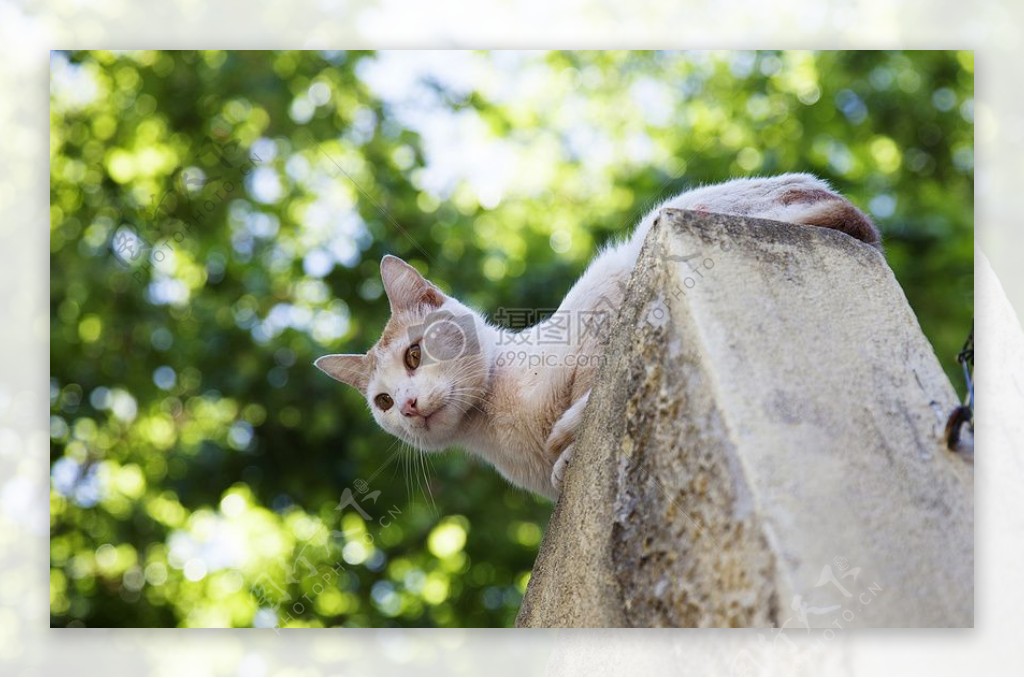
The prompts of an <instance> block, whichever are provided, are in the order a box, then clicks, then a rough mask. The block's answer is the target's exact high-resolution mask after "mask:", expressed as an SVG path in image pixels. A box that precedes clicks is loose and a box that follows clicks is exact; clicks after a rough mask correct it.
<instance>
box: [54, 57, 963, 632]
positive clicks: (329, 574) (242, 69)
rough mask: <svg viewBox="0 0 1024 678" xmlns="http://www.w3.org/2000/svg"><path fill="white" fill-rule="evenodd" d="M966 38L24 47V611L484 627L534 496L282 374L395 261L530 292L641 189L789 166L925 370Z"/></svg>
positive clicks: (374, 301) (948, 243)
mask: <svg viewBox="0 0 1024 678" xmlns="http://www.w3.org/2000/svg"><path fill="white" fill-rule="evenodd" d="M973 82H974V79H973V56H972V54H971V53H970V52H906V53H899V52H893V53H890V52H843V53H829V52H825V53H811V52H787V53H778V52H763V53H754V52H724V53H685V52H680V53H676V52H672V53H662V52H593V53H591V52H575V53H536V52H531V53H510V52H494V53H476V52H385V53H368V52H367V53H364V52H360V53H341V52H281V53H269V52H237V53H229V52H125V53H110V52H74V53H65V52H54V53H53V54H52V56H51V145H50V149H51V156H50V168H51V175H50V181H51V184H50V194H51V238H50V243H51V260H50V264H51V292H50V293H51V298H50V301H51V380H50V415H51V416H50V437H51V447H50V449H51V492H50V502H51V503H50V506H51V553H50V592H51V601H50V611H51V624H52V625H53V626H78V625H86V626H118V627H123V626H275V625H281V626H339V625H348V626H396V625H397V626H508V625H510V624H511V623H512V621H513V619H514V617H515V613H516V611H517V610H518V606H519V602H520V600H521V597H522V592H523V590H524V589H525V585H526V583H527V581H528V578H529V571H530V567H531V566H532V563H533V559H534V556H535V554H536V550H537V546H538V544H539V541H540V538H541V536H542V534H543V529H544V527H545V523H546V520H547V517H548V514H549V513H550V510H551V505H550V504H549V503H548V502H546V501H544V500H540V499H537V498H534V497H532V496H530V495H528V494H525V493H523V492H522V491H519V490H515V489H513V488H510V487H508V486H507V485H506V484H505V483H504V481H502V480H501V479H500V478H499V477H498V476H497V474H496V473H495V472H493V471H491V470H490V469H488V468H486V467H484V466H483V465H482V464H480V463H478V462H475V461H473V460H471V459H469V458H467V457H466V456H465V455H462V454H461V453H457V452H452V453H446V454H443V455H436V456H432V457H430V458H423V457H421V456H418V455H414V454H411V453H410V452H409V451H408V450H405V449H403V448H402V447H401V446H399V445H396V444H395V442H394V441H393V440H392V439H391V438H390V437H389V436H387V435H385V434H383V433H381V432H380V431H378V430H377V429H376V426H375V425H374V423H373V421H372V419H371V417H370V416H369V414H368V412H367V411H366V408H365V404H364V403H363V401H362V399H361V397H360V396H359V395H358V394H356V393H355V392H354V391H351V390H350V389H347V388H346V387H343V386H341V385H340V384H337V383H336V382H333V381H331V380H329V379H328V378H327V377H325V376H323V375H322V374H320V373H319V372H318V371H317V370H315V368H313V367H312V365H311V363H312V360H313V359H314V358H316V357H317V356H319V355H321V354H323V353H328V352H342V351H357V350H365V349H366V348H367V347H369V346H370V345H371V344H372V343H373V341H374V340H375V339H376V338H377V336H378V334H379V331H380V329H381V327H382V326H383V323H384V321H385V320H386V317H387V303H386V300H385V299H384V298H383V296H382V289H381V286H380V282H379V275H378V272H377V266H378V262H379V260H380V257H381V256H382V255H383V254H385V253H393V254H397V255H399V256H402V257H403V258H406V259H407V260H409V261H411V262H412V263H414V264H415V265H416V266H417V267H419V268H420V269H421V270H422V271H424V272H425V273H426V274H427V275H428V276H429V277H431V279H432V280H434V281H435V282H436V283H438V284H439V285H440V286H441V287H442V288H443V289H444V290H445V291H446V292H449V293H453V294H455V295H456V296H458V297H460V298H461V299H463V300H464V301H466V302H467V303H470V304H471V305H474V306H476V307H477V308H479V309H481V310H483V311H485V312H489V313H491V314H492V315H493V314H495V312H496V310H497V309H498V308H500V307H515V308H523V307H536V308H551V307H553V306H555V305H557V303H558V301H559V299H560V295H561V294H563V293H564V292H565V291H566V290H568V288H569V286H570V285H571V283H572V281H573V280H574V278H575V277H576V276H577V275H579V273H581V272H582V270H583V269H584V267H585V266H586V264H587V263H588V261H589V259H590V257H591V256H592V255H593V253H594V251H595V250H596V248H597V247H598V246H599V245H600V244H602V243H604V242H605V241H607V240H608V239H609V238H612V237H615V236H617V235H621V234H624V233H626V232H628V230H629V228H630V227H631V225H632V223H633V222H634V221H635V220H636V219H637V218H638V216H639V213H640V211H642V209H643V206H645V205H648V204H650V203H651V202H654V201H657V200H659V199H662V198H666V197H669V196H671V195H673V194H674V193H677V192H679V191H681V190H684V189H685V188H687V187H689V186H693V185H695V184H698V183H705V182H713V181H720V180H724V179H728V178H732V177H735V176H746V175H753V174H773V173H779V172H785V171H810V172H814V173H816V174H819V175H820V176H823V177H825V178H827V179H828V180H830V181H831V182H832V183H833V185H834V186H835V187H836V188H838V189H839V190H840V191H842V192H843V193H845V194H846V195H848V196H849V197H850V198H851V199H852V200H853V201H854V202H855V203H857V204H858V205H860V206H861V207H862V208H864V209H865V210H866V211H867V212H869V213H870V214H871V215H872V216H873V218H874V219H875V221H876V223H878V224H879V226H880V227H881V229H882V232H883V237H884V244H885V247H886V253H887V256H888V259H889V261H890V263H891V265H892V267H893V270H894V271H895V273H896V276H897V278H898V279H899V281H900V282H901V283H902V285H903V287H904V289H905V290H906V294H907V297H908V299H909V301H910V303H911V305H912V306H913V308H914V309H915V311H916V312H917V313H918V316H919V318H920V321H921V324H922V327H923V328H924V330H925V332H926V334H927V335H928V337H929V338H930V339H931V340H932V342H933V344H934V346H935V348H936V351H937V353H938V354H939V357H940V359H941V360H942V361H943V363H944V365H945V366H946V367H947V371H948V372H949V373H950V375H951V378H952V379H954V384H955V385H957V386H958V387H960V386H961V384H960V381H959V376H958V372H957V368H956V365H955V362H954V359H953V357H954V356H955V354H956V352H957V350H958V349H959V346H960V344H961V343H962V342H963V339H964V337H965V335H966V333H967V331H968V330H969V328H970V324H971V317H972V292H973V278H972V271H973V262H972V257H973V216H972V213H973V124H972V123H973Z"/></svg>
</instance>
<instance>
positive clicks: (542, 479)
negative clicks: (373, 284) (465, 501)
mask: <svg viewBox="0 0 1024 678" xmlns="http://www.w3.org/2000/svg"><path fill="white" fill-rule="evenodd" d="M666 207H672V208H679V209H690V210H702V211H708V212H719V213H725V214H736V215H746V216H752V217H758V218H764V219H773V220H776V221H785V222H790V223H796V224H807V225H813V226H823V227H826V228H834V229H837V230H840V231H843V232H845V233H848V234H850V235H852V236H854V237H856V238H858V239H860V240H863V241H864V242H867V243H869V244H870V245H872V246H875V247H879V248H880V242H879V234H878V231H877V229H876V228H875V226H874V225H873V224H872V223H871V221H870V220H869V219H868V218H867V217H866V216H865V215H864V214H862V213H861V212H860V211H859V210H857V208H855V207H854V206H853V205H852V204H851V203H850V202H849V201H847V200H846V199H845V198H843V197H841V196H839V195H837V194H836V193H835V192H833V191H832V190H831V189H830V188H829V186H828V185H827V184H826V183H825V182H824V181H821V180H820V179H817V178H815V177H813V176H811V175H808V174H786V175H782V176H778V177H773V178H767V179H737V180H734V181H730V182H727V183H723V184H718V185H714V186H706V187H703V188H698V189H695V190H692V191H688V192H685V193H682V194H680V195H678V196H676V197H674V198H672V199H670V200H667V201H665V202H664V203H662V204H661V205H660V206H658V207H657V208H656V209H654V210H651V212H650V213H648V214H647V215H646V216H645V217H644V218H643V219H642V220H641V222H640V224H639V225H638V226H637V228H636V229H635V230H634V232H633V234H632V236H631V237H630V238H629V239H628V240H626V241H624V242H621V243H618V244H616V245H613V246H611V247H608V248H606V249H605V250H603V251H602V252H601V253H600V254H599V255H598V256H597V258H596V259H595V260H594V261H593V262H592V263H591V264H590V266H589V267H588V268H587V270H586V272H585V273H584V274H583V276H582V277H580V279H579V280H578V281H577V282H576V284H575V285H573V287H572V289H570V290H569V293H568V294H567V295H566V296H565V299H564V301H562V303H561V305H560V306H559V308H558V311H557V312H556V313H555V314H553V315H552V316H551V317H550V318H549V319H547V320H545V321H543V322H540V323H538V324H537V325H535V326H533V327H531V328H528V329H525V330H522V331H521V332H514V331H512V330H508V329H503V328H498V327H496V326H494V325H492V324H490V323H488V322H487V321H486V320H485V319H484V318H483V317H482V316H481V315H480V314H479V313H477V312H476V311H474V310H472V309H470V308H467V307H466V306H464V305H463V304H461V303H460V302H459V301H457V300H456V299H454V298H452V297H450V296H447V295H446V294H443V293H442V292H441V291H440V290H439V289H438V288H437V287H435V286H434V285H433V284H431V283H430V282H429V281H427V280H426V279H424V278H423V276H421V275H420V274H419V273H418V272H417V271H416V269H414V268H413V267H412V266H410V265H408V264H406V263H405V262H404V261H402V260H401V259H399V258H397V257H393V256H390V255H388V256H386V257H384V259H383V260H381V263H380V273H381V278H382V280H383V282H384V290H385V292H386V293H387V297H388V300H389V301H390V303H391V319H390V320H389V321H388V323H387V326H386V327H385V328H384V333H383V335H382V336H381V338H380V340H379V341H378V342H377V344H376V345H375V346H373V348H371V349H370V350H369V351H368V352H367V353H366V354H353V355H327V356H323V357H322V358H319V359H318V360H317V361H316V366H317V367H318V368H320V369H321V370H323V371H324V372H326V373H327V374H328V375H330V376H331V377H333V378H335V379H337V380H339V381H342V382H344V383H346V384H349V385H351V386H354V387H355V388H357V389H359V391H360V392H361V393H362V394H363V395H364V396H365V397H366V400H367V403H368V404H369V407H370V411H371V412H372V413H373V418H374V419H375V420H376V421H377V423H378V424H379V425H380V426H381V427H382V428H383V429H384V430H386V431H387V432H389V433H391V434H392V435H395V436H398V437H399V438H401V439H402V440H404V441H406V442H408V443H411V444H412V445H414V446H415V447H417V448H419V449H420V450H423V451H432V450H442V449H445V448H448V447H452V446H459V447H463V448H465V449H466V450H468V451H470V452H472V453H474V454H477V455H479V456H481V457H483V458H484V459H486V460H487V461H488V462H490V463H491V464H493V465H494V466H495V467H496V468H497V469H498V470H499V471H500V472H501V474H502V475H503V476H505V478H507V479H508V480H510V481H511V482H512V483H514V484H516V485H518V486H520V487H524V488H526V489H529V490H532V491H533V492H536V493H538V494H541V495H544V496H546V497H550V498H556V497H557V496H558V494H559V491H560V489H561V482H562V477H563V474H564V472H565V469H566V465H567V464H568V462H569V460H570V459H571V458H572V451H573V444H574V441H575V434H576V427H577V426H578V424H579V422H580V418H581V416H582V414H583V409H584V408H585V407H586V404H587V398H588V397H589V396H590V388H591V386H592V385H593V383H594V379H595V377H596V375H597V369H598V365H599V363H600V360H599V358H600V357H601V355H602V351H603V343H604V342H603V337H602V335H601V332H596V331H595V332H589V333H588V332H581V331H579V330H580V329H581V327H583V326H584V325H585V324H584V323H580V322H579V320H580V318H581V317H590V319H591V320H593V321H595V322H600V317H599V316H598V315H597V313H599V312H607V311H608V309H609V308H618V306H619V305H621V303H622V301H623V291H624V289H625V283H626V281H627V280H628V279H629V275H630V272H631V271H632V269H633V266H634V264H635V263H636V260H637V255H638V254H639V252H640V247H641V245H642V243H643V240H644V237H645V236H646V235H647V231H648V230H649V229H650V227H651V225H652V224H653V223H654V219H655V217H656V216H657V214H658V212H659V211H660V210H661V209H662V208H666ZM566 323H569V330H568V331H567V330H566V329H565V327H564V325H565V324H566ZM555 337H562V338H563V339H564V340H562V341H551V340H550V339H552V338H555ZM545 338H547V339H548V340H547V341H546V340H545Z"/></svg>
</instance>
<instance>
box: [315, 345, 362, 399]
mask: <svg viewBox="0 0 1024 678" xmlns="http://www.w3.org/2000/svg"><path fill="white" fill-rule="evenodd" d="M313 364H314V365H316V366H317V367H318V368H319V369H320V370H321V371H322V372H323V373H324V374H326V375H327V376H329V377H331V378H333V379H337V380H338V381H340V382H341V383H343V384H348V385H349V386H352V387H354V388H357V389H359V392H360V393H362V394H364V395H365V394H366V386H367V384H368V383H369V381H370V363H369V360H368V359H367V357H366V355H365V354H363V353H344V354H343V353H335V354H332V355H325V356H321V357H319V358H317V359H316V362H314V363H313Z"/></svg>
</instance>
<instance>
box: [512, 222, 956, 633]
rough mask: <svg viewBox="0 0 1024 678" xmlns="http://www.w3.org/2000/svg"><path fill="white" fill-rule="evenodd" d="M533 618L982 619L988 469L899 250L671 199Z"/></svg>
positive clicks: (589, 622)
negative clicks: (978, 513) (902, 278)
mask: <svg viewBox="0 0 1024 678" xmlns="http://www.w3.org/2000/svg"><path fill="white" fill-rule="evenodd" d="M607 351H608V356H609V361H608V363H607V364H605V365H604V366H603V367H602V375H601V378H600V379H599V385H598V386H597V387H596V388H595V390H594V393H593V394H592V396H591V398H590V403H589V406H588V409H587V412H586V415H585V419H584V423H583V430H582V435H581V436H580V437H579V438H578V441H577V446H576V453H575V458H574V461H573V464H572V466H571V467H570V469H569V471H568V475H567V477H566V481H565V488H564V491H563V494H562V497H561V498H560V500H559V502H558V504H557V506H556V508H555V512H554V515H553V516H552V519H551V523H550V526H549V528H548V531H547V534H546V535H545V538H544V542H543V544H542V546H541V550H540V554H539V556H538V558H537V563H536V566H535V568H534V573H533V577H532V579H531V581H530V585H529V588H528V590H527V592H526V597H525V600H524V603H523V607H522V609H521V611H520V614H519V618H518V624H519V625H520V626H702V627H722V626H762V627H763V626H775V627H783V628H788V629H793V628H797V629H799V628H823V627H831V628H837V627H840V628H850V627H894V626H972V625H973V600H974V541H973V534H974V519H973V518H974V489H973V486H974V471H973V466H972V465H971V464H968V463H966V462H965V461H964V460H963V459H962V458H960V457H958V456H957V455H954V454H952V453H950V452H949V451H948V450H946V448H945V446H944V443H943V440H942V430H943V425H944V423H945V418H946V415H947V414H948V412H949V411H950V409H951V408H952V407H953V406H955V405H956V404H957V396H956V394H955V393H954V391H953V389H952V387H951V385H950V384H949V381H948V379H947V378H946V376H945V374H944V373H943V371H942V369H941V367H940V365H939V363H938V361H937V359H936V357H935V355H934V352H933V351H932V348H931V346H930V345H929V344H928V342H927V340H926V339H925V338H924V336H923V335H922V333H921V329H920V327H919V325H918V323H917V319H916V317H915V316H914V314H913V312H912V311H911V309H910V307H909V306H908V304H907V300H906V298H905V296H904V294H903V291H902V289H901V288H900V286H899V284H898V283H897V282H896V280H895V278H894V277H893V274H892V272H891V270H890V269H889V267H888V265H887V264H886V262H885V260H884V258H883V256H882V255H881V254H880V253H879V252H877V251H876V250H874V249H872V248H870V247H868V246H866V245H864V244H862V243H860V242H858V241H855V240H853V239H852V238H849V237H847V236H845V235H843V234H841V233H837V232H834V231H830V230H826V229H821V228H813V227H803V226H794V225H790V224H780V223H775V222H767V221H760V220H751V219H743V218H738V217H727V216H721V215H713V214H711V215H709V214H698V213H694V212H685V211H677V210H666V211H664V212H663V213H662V215H661V217H660V219H659V222H658V224H657V225H656V226H655V227H654V228H653V229H652V230H651V233H650V235H649V237H648V239H647V242H646V244H645V247H644V251H643V253H642V254H641V257H640V260H639V262H638V265H637V267H636V271H635V272H634V275H633V279H632V280H631V282H630V286H629V291H628V293H627V302H626V303H625V304H624V308H623V311H622V313H621V315H620V317H619V319H618V321H617V325H616V328H615V331H614V332H613V335H612V338H611V342H610V345H609V346H608V349H607Z"/></svg>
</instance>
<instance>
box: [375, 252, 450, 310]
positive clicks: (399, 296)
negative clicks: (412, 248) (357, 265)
mask: <svg viewBox="0 0 1024 678" xmlns="http://www.w3.org/2000/svg"><path fill="white" fill-rule="evenodd" d="M380 279H381V280H382V281H383V282H384V292H385V293H386V294H387V295H388V301H389V302H391V312H392V313H394V312H395V311H405V310H409V309H414V308H418V307H420V306H428V307H430V308H439V307H440V306H441V304H443V303H444V292H442V291H441V290H439V289H437V287H435V286H434V285H433V284H432V283H431V282H430V281H429V280H427V279H426V278H424V277H423V276H422V275H420V273H419V271H417V270H416V269H415V268H413V267H412V266H410V265H409V264H407V263H405V262H404V261H402V260H401V259H399V258H398V257H395V256H392V255H390V254H387V255H385V256H384V258H383V259H381V260H380Z"/></svg>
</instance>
